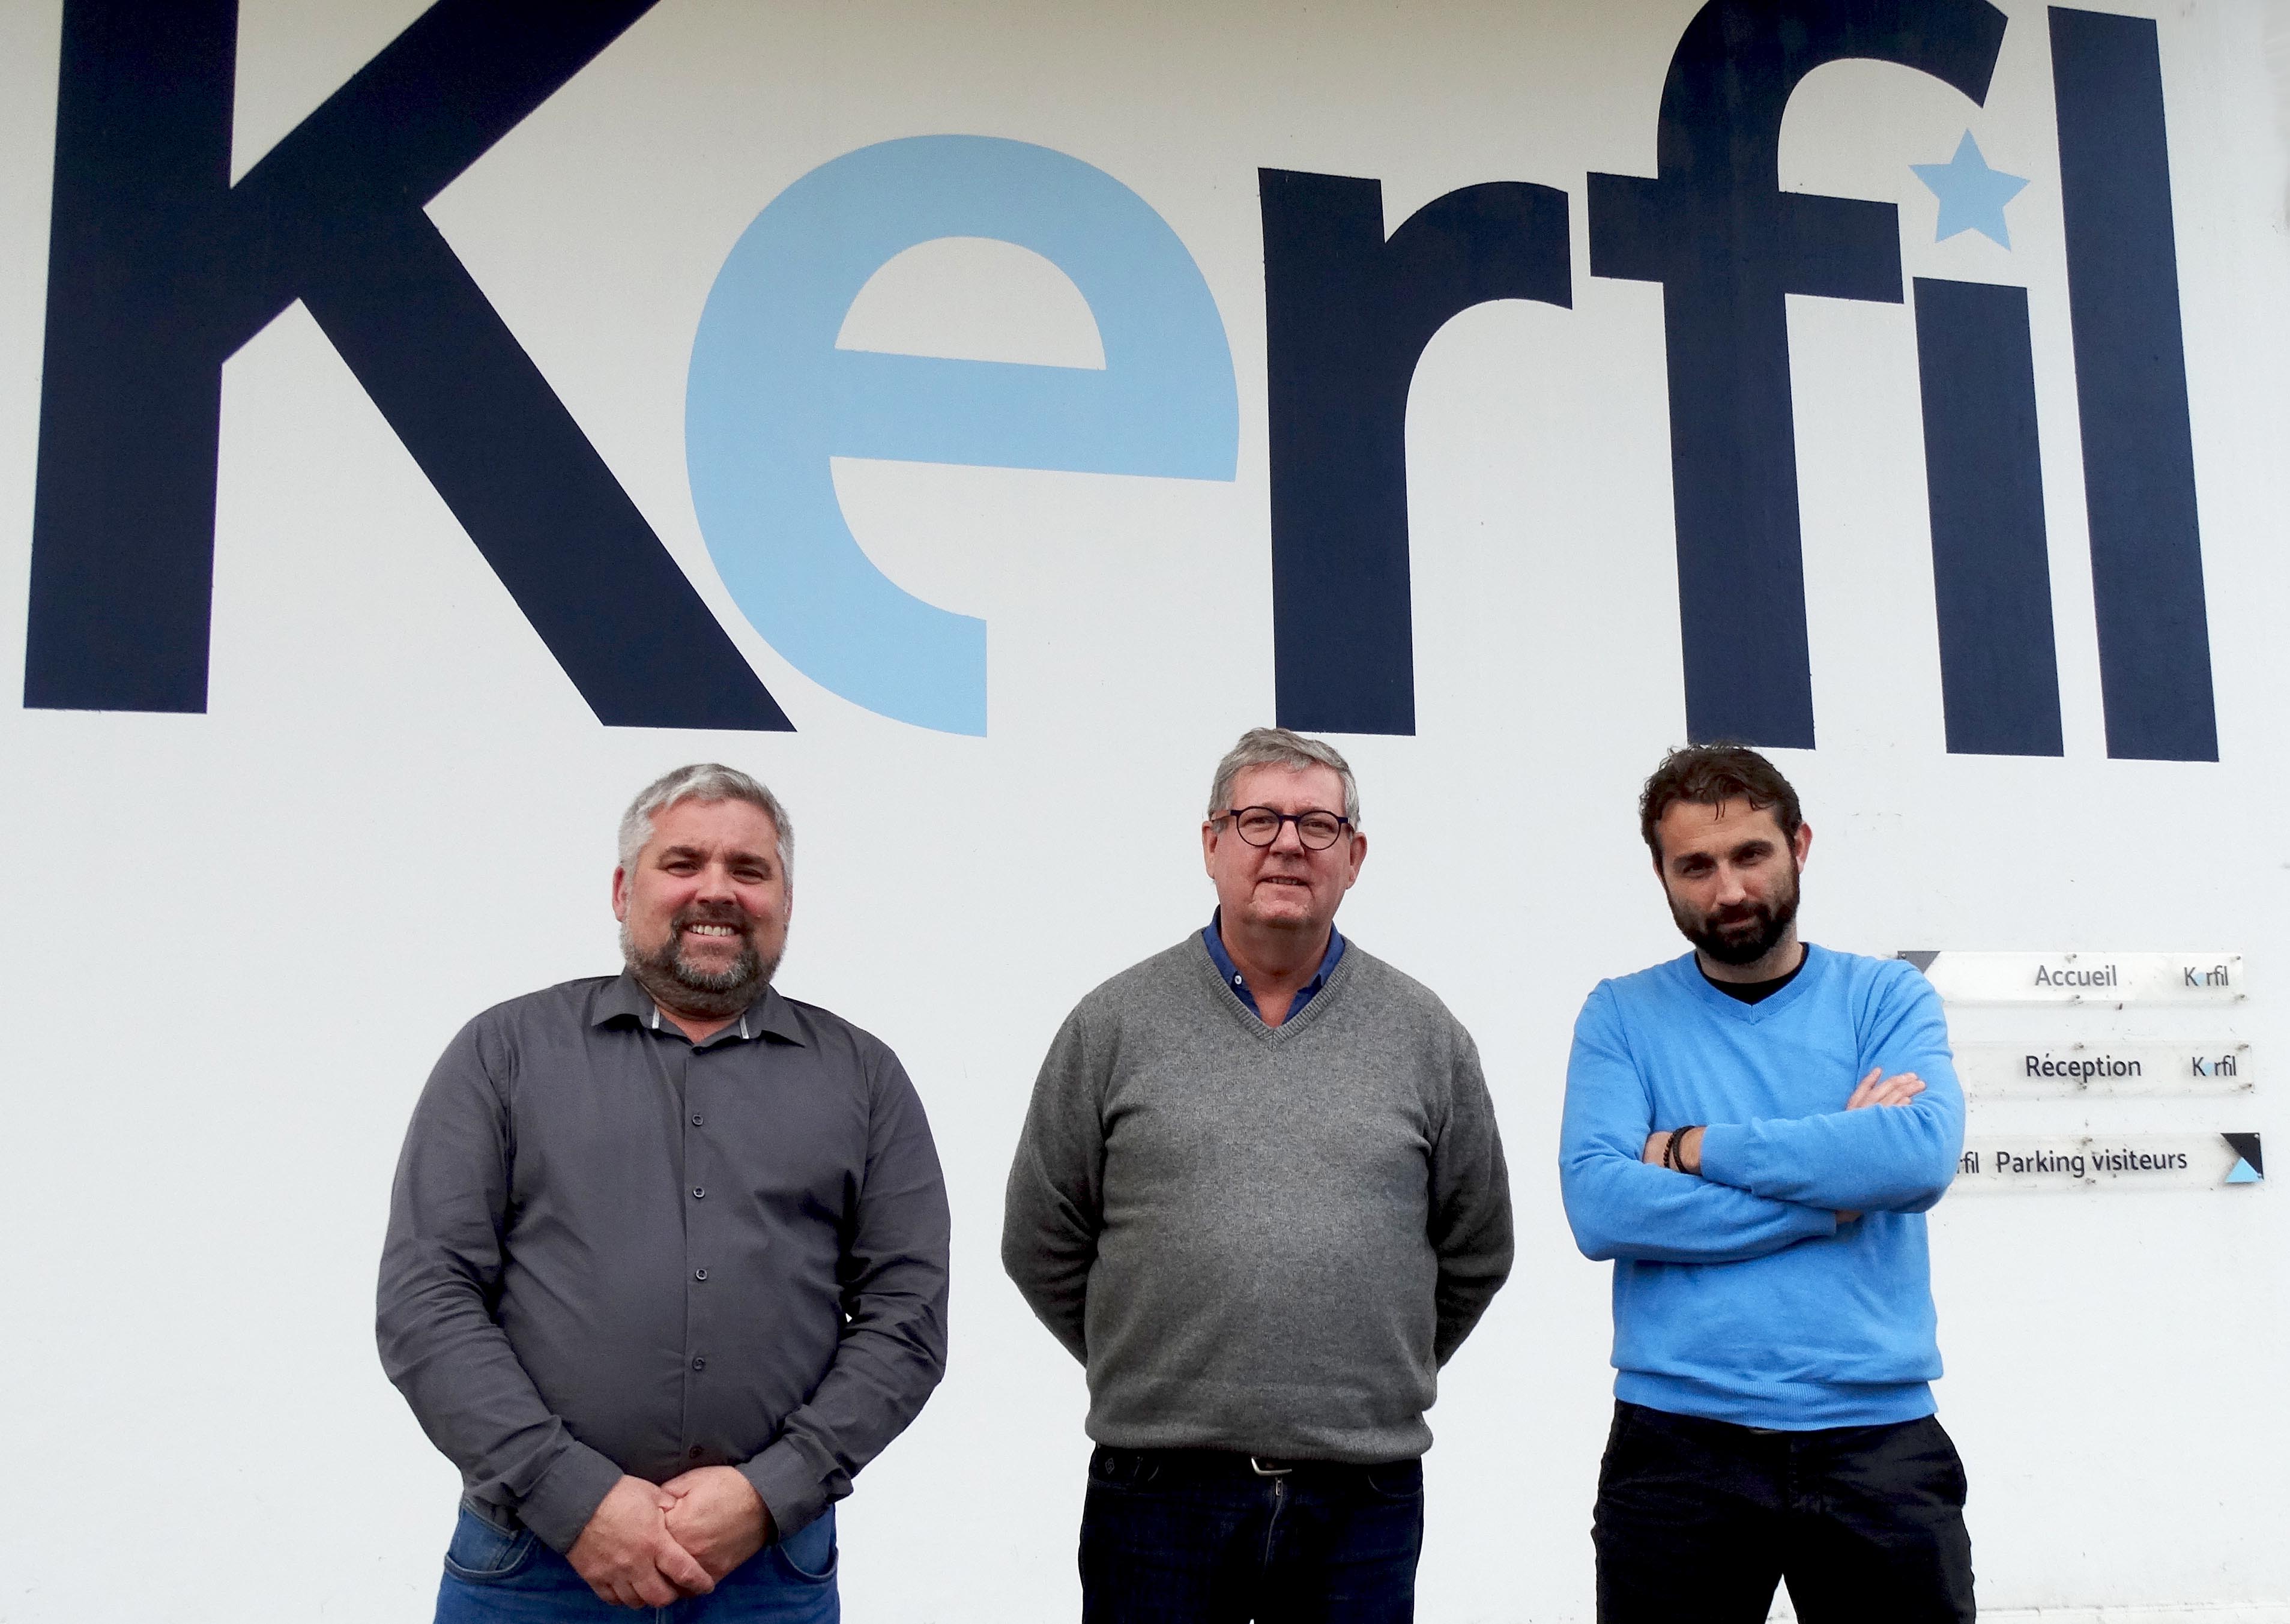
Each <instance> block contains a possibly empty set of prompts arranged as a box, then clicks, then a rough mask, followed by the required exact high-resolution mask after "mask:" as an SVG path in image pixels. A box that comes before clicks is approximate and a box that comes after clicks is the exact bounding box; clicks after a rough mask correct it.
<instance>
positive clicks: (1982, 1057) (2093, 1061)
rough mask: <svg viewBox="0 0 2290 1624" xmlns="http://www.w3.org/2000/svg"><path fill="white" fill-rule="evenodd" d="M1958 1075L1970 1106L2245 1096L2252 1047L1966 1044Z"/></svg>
mask: <svg viewBox="0 0 2290 1624" xmlns="http://www.w3.org/2000/svg"><path fill="white" fill-rule="evenodd" d="M1956 1075H1957V1077H1958V1080H1959V1081H1961V1082H1962V1083H1963V1084H1964V1092H1965V1093H1966V1095H1967V1096H1968V1097H1970V1098H1972V1099H1974V1100H2014V1099H2019V1100H2025V1099H2046V1098H2052V1097H2055V1096H2058V1095H2062V1094H2086V1095H2088V1094H2100V1095H2115V1094H2246V1093H2249V1092H2251V1091H2252V1088H2253V1085H2254V1082H2255V1079H2254V1076H2253V1074H2252V1068H2251V1060H2250V1045H2249V1044H2246V1043H2237V1042H2234V1041H2233V1040H2231V1039H2225V1038H2219V1039H2210V1040H2205V1041H2199V1042H2194V1043H2182V1044H2167V1043H2151V1042H2142V1043H2128V1044H2107V1043H2070V1044H2047V1043H2023V1044H1960V1045H1959V1046H1958V1049H1957V1051H1956Z"/></svg>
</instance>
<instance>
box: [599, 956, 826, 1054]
mask: <svg viewBox="0 0 2290 1624" xmlns="http://www.w3.org/2000/svg"><path fill="white" fill-rule="evenodd" d="M616 1022H626V1023H628V1024H629V1025H632V1026H636V1027H640V1028H644V1029H645V1030H646V1031H651V1032H658V1031H663V1030H671V1029H676V1028H674V1024H673V1023H672V1022H671V1021H670V1020H669V1018H668V1017H667V1016H666V1015H664V1014H662V1013H661V1009H660V1006H659V1005H658V1004H655V1003H653V997H652V995H651V994H650V993H648V992H646V991H645V989H644V987H643V985H642V984H641V983H639V982H638V981H637V978H636V974H635V972H633V971H628V970H623V971H621V973H620V974H618V975H616V976H614V977H613V979H612V980H610V981H608V982H606V983H605V986H604V988H603V989H602V990H601V991H599V992H598V993H597V1002H596V1004H595V1005H594V1012H593V1013H592V1014H591V1015H590V1016H589V1025H591V1026H597V1027H601V1026H610V1025H613V1024H614V1023H616ZM680 1035H681V1034H680V1032H679V1036H680ZM764 1036H771V1037H776V1038H778V1039H779V1040H780V1041H781V1042H782V1043H789V1044H800V1043H802V1042H803V1040H804V1039H803V1023H802V1022H801V1021H800V1020H797V1018H796V1012H795V1009H794V1006H793V1005H791V1004H789V1003H788V1001H787V1000H786V999H785V998H784V997H782V996H780V990H779V988H776V987H766V988H764V991H763V996H760V997H758V998H757V1000H756V1001H755V1002H754V1003H753V1004H749V1005H748V1007H747V1008H746V1009H744V1010H742V1011H741V1012H740V1014H739V1018H738V1019H737V1020H733V1022H732V1024H731V1025H730V1026H728V1027H725V1028H724V1029H723V1030H722V1031H720V1032H718V1033H717V1034H716V1035H715V1036H712V1037H710V1038H709V1039H708V1040H707V1044H720V1043H737V1042H747V1041H749V1040H752V1039H754V1038H757V1037H764ZM707 1044H703V1045H701V1046H702V1047H706V1046H707Z"/></svg>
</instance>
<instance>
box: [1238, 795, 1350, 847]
mask: <svg viewBox="0 0 2290 1624" xmlns="http://www.w3.org/2000/svg"><path fill="white" fill-rule="evenodd" d="M1232 821H1233V827H1234V828H1237V829H1238V830H1239V831H1240V837H1241V838H1242V839H1243V840H1245V841H1246V842H1248V844H1251V845H1253V846H1269V845H1270V844H1272V843H1273V842H1274V841H1276V840H1277V839H1279V838H1280V826H1281V825H1282V824H1284V823H1293V824H1294V825H1295V826H1296V837H1297V838H1298V839H1299V840H1301V841H1302V842H1303V843H1304V845H1305V847H1306V848H1307V849H1308V850H1310V851H1314V852H1325V851H1326V850H1327V849H1328V848H1329V847H1330V846H1332V845H1333V844H1336V836H1339V835H1341V834H1342V833H1343V832H1344V820H1342V819H1341V818H1339V817H1337V816H1336V814H1335V813H1333V812H1275V811H1273V810H1272V808H1270V807H1269V806H1244V807H1242V808H1241V809H1240V810H1239V811H1237V812H1234V813H1233V815H1232Z"/></svg>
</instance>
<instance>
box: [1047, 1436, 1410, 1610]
mask: <svg viewBox="0 0 2290 1624" xmlns="http://www.w3.org/2000/svg"><path fill="white" fill-rule="evenodd" d="M1268 1464H1269V1465H1271V1466H1272V1467H1273V1468H1274V1469H1275V1471H1276V1472H1277V1475H1274V1476H1267V1475H1264V1474H1263V1473H1261V1472H1260V1471H1259V1470H1258V1469H1257V1468H1255V1467H1253V1466H1252V1464H1251V1462H1250V1459H1249V1457H1248V1456H1246V1455H1233V1454H1225V1453H1223V1452H1219V1451H1213V1450H1175V1449H1171V1450H1126V1449H1104V1448H1101V1449H1099V1450H1098V1451H1097V1452H1096V1453H1095V1454H1093V1456H1092V1457H1091V1458H1090V1463H1089V1495H1088V1498H1087V1499H1086V1500H1085V1501H1084V1502H1083V1508H1082V1515H1081V1591H1082V1604H1081V1616H1082V1620H1083V1624H1246V1621H1247V1620H1255V1621H1256V1624H1406V1621H1407V1620H1411V1619H1413V1617H1414V1616H1415V1561H1416V1558H1417V1557H1418V1556H1421V1554H1422V1550H1423V1463H1422V1462H1421V1461H1420V1460H1395V1461H1391V1462H1389V1464H1387V1465H1382V1466H1337V1465H1333V1464H1331V1463H1327V1462H1319V1461H1300V1462H1297V1463H1295V1464H1294V1465H1293V1467H1287V1468H1285V1469H1281V1468H1283V1466H1284V1463H1279V1462H1272V1463H1268Z"/></svg>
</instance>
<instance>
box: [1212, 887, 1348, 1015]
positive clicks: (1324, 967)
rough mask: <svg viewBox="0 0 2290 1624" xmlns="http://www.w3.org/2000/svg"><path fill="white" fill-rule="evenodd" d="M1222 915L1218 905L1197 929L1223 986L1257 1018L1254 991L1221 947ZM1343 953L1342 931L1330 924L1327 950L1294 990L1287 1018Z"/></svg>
mask: <svg viewBox="0 0 2290 1624" xmlns="http://www.w3.org/2000/svg"><path fill="white" fill-rule="evenodd" d="M1223 919H1224V909H1222V908H1218V909H1216V910H1215V911H1214V912H1213V913H1212V914H1210V915H1209V928H1208V929H1207V930H1205V931H1203V932H1201V940H1202V942H1203V943H1204V944H1205V945H1206V947H1207V948H1208V950H1209V958H1210V961H1211V962H1212V963H1213V964H1215V965H1216V967H1217V974H1219V975H1220V976H1221V977H1223V978H1224V984H1225V985H1226V986H1227V987H1229V988H1232V995H1233V996H1234V997H1236V998H1238V999H1239V1000H1240V1001H1241V1002H1242V1003H1243V1004H1246V1005H1247V1006H1248V1012H1249V1013H1250V1014H1252V1015H1253V1016H1255V1017H1256V1018H1257V1019H1258V1020H1263V1019H1264V1012H1263V1011H1262V1010H1261V1009H1258V1008H1257V1007H1256V995H1255V994H1254V993H1253V992H1251V991H1249V990H1248V978H1247V977H1245V976H1244V975H1242V974H1241V973H1240V971H1239V969H1238V968H1237V966H1236V965H1235V964H1233V962H1232V955H1231V954H1229V953H1228V952H1226V951H1225V950H1224V936H1223V933H1222V923H1223ZM1343 956H1344V933H1343V932H1341V931H1339V930H1338V929H1336V927H1335V926H1333V925H1330V926H1329V927H1328V950H1327V952H1325V954H1323V955H1321V956H1320V967H1319V969H1317V970H1316V971H1314V972H1312V979H1311V980H1309V981H1307V982H1305V983H1304V985H1303V986H1302V988H1300V989H1299V990H1298V992H1297V994H1296V997H1295V1001H1294V1002H1293V1003H1292V1004H1289V1006H1288V1016H1287V1018H1288V1019H1289V1020H1294V1019H1295V1018H1296V1013H1297V1012H1298V1011H1299V1010H1301V1009H1302V1008H1303V1007H1304V1006H1305V1005H1306V1004H1309V1003H1310V1002H1311V1001H1312V995H1313V994H1315V993H1317V992H1318V991H1319V990H1320V988H1323V987H1325V986H1326V985H1327V984H1328V978H1329V977H1330V976H1332V975H1333V974H1334V973H1335V971H1336V961H1337V960H1338V959H1340V958H1341V957H1343Z"/></svg>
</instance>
